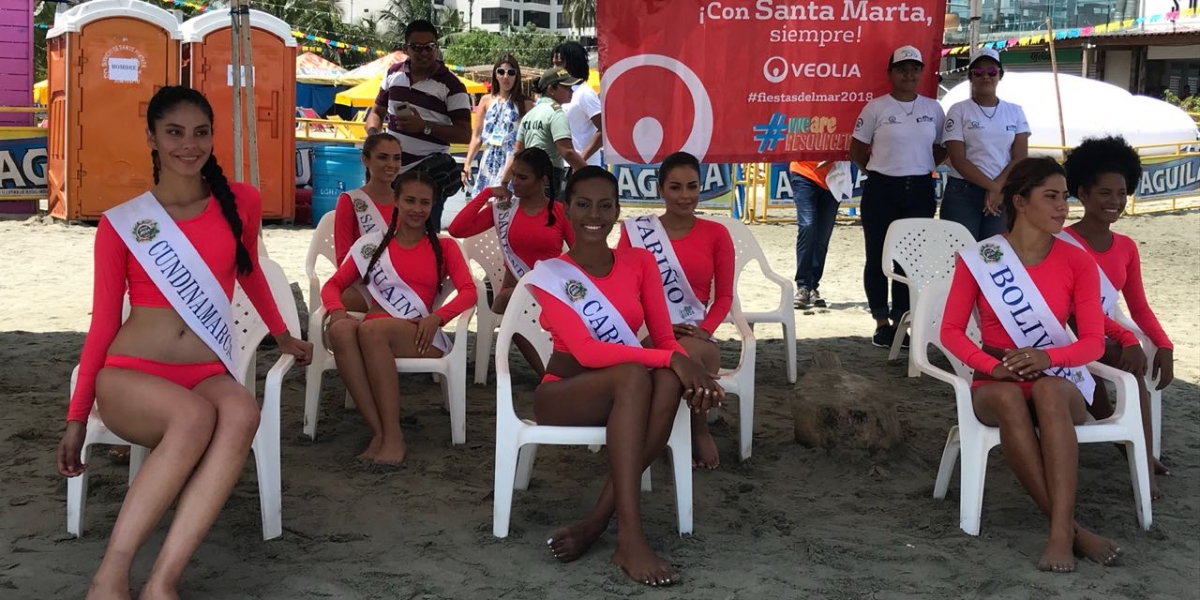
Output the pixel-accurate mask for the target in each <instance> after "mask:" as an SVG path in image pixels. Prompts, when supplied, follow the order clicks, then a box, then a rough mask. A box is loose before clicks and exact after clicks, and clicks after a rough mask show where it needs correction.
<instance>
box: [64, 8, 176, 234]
mask: <svg viewBox="0 0 1200 600" xmlns="http://www.w3.org/2000/svg"><path fill="white" fill-rule="evenodd" d="M46 38H47V39H46V42H47V53H48V58H49V60H48V74H49V84H48V87H49V108H50V132H49V136H48V140H47V146H48V148H47V150H48V154H49V157H48V160H47V162H48V172H47V178H48V179H49V182H48V183H49V186H48V187H49V196H50V199H49V204H50V214H51V215H52V216H54V217H57V218H59V219H67V220H71V221H75V220H98V219H99V218H100V215H101V213H103V212H104V211H105V210H108V209H109V208H112V207H113V206H116V205H117V204H120V203H122V202H124V201H126V200H129V199H130V198H133V197H135V196H137V195H139V194H141V193H142V192H145V191H146V190H148V189H150V188H151V187H152V186H153V185H154V178H153V163H152V162H151V159H150V149H149V148H148V147H147V146H146V108H147V106H148V105H149V103H150V97H151V96H153V95H154V92H155V91H157V90H158V89H159V88H161V87H163V86H165V85H176V84H178V82H179V40H180V31H179V21H178V20H177V19H176V18H175V16H174V15H172V14H171V13H169V12H167V11H165V10H163V9H161V8H158V7H157V6H153V5H150V4H146V3H145V2H140V1H138V0H94V1H92V2H86V3H83V4H80V5H78V6H76V7H74V8H72V9H71V10H68V11H66V12H64V13H61V14H59V15H58V16H57V18H56V19H55V22H54V27H52V28H51V29H50V31H49V32H48V33H47V34H46Z"/></svg>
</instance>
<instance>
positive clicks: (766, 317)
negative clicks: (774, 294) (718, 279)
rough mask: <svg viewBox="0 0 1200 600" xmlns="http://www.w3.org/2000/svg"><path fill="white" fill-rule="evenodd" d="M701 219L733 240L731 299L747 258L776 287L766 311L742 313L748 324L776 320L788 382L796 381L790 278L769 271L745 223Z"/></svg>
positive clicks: (714, 217) (792, 295)
mask: <svg viewBox="0 0 1200 600" xmlns="http://www.w3.org/2000/svg"><path fill="white" fill-rule="evenodd" d="M704 218H706V219H709V220H712V221H715V222H717V223H720V224H722V225H724V226H725V229H727V230H729V237H730V238H732V239H733V248H734V252H735V253H736V256H737V258H736V261H735V263H734V267H733V273H734V275H733V294H734V298H735V299H736V298H738V297H739V296H738V292H737V284H738V281H739V280H740V279H741V277H742V271H743V270H744V269H745V268H746V265H748V264H749V263H750V262H751V261H757V262H758V267H759V269H761V270H762V274H763V276H764V277H766V278H767V279H768V280H769V281H771V282H772V283H774V284H776V285H778V286H779V306H778V307H776V308H774V309H772V310H768V311H761V312H743V313H742V314H743V316H744V317H745V319H746V322H747V323H749V324H750V325H754V324H755V323H779V324H780V325H782V326H783V341H784V348H785V349H786V350H787V365H786V368H787V378H788V383H796V308H795V306H793V303H794V302H795V299H796V290H795V287H794V286H793V284H792V281H791V280H790V279H788V278H786V277H783V276H782V275H780V274H778V273H776V272H775V271H773V270H771V264H770V262H768V261H767V255H766V254H765V253H764V252H763V249H762V247H761V246H759V245H758V240H757V239H756V238H755V237H754V234H753V233H751V232H750V228H749V227H746V224H745V223H742V222H741V221H739V220H737V219H732V218H729V217H719V216H705V217H704ZM731 314H732V312H731ZM725 322H726V323H733V321H732V317H729V318H726V319H725Z"/></svg>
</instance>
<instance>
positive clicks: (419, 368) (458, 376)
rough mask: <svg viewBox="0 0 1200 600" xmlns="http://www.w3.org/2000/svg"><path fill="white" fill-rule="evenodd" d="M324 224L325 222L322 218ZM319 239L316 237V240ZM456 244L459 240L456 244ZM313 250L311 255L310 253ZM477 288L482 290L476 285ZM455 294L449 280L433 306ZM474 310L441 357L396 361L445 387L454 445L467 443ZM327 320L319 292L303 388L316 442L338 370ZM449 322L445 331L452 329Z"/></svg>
mask: <svg viewBox="0 0 1200 600" xmlns="http://www.w3.org/2000/svg"><path fill="white" fill-rule="evenodd" d="M322 222H324V219H322ZM315 238H316V236H315V235H314V239H315ZM455 243H456V244H457V243H458V242H457V240H456V241H455ZM311 252H312V251H311V250H310V254H311ZM476 287H477V288H478V287H481V286H480V285H479V283H478V282H476ZM452 292H454V286H453V285H452V284H451V283H450V281H449V280H448V279H447V280H446V281H445V282H444V284H443V286H442V293H441V294H439V295H438V297H437V298H435V299H434V303H433V305H434V307H435V308H436V307H439V306H441V305H442V304H444V303H445V302H446V298H447V296H449V295H450V294H451V293H452ZM474 313H475V308H474V307H472V308H468V309H467V310H465V311H463V312H462V314H460V315H458V318H457V324H456V325H455V326H454V335H453V336H452V337H453V340H454V341H453V346H451V348H450V351H449V352H447V353H446V354H445V355H443V356H442V357H441V358H397V359H396V372H397V373H433V374H434V375H435V377H436V379H437V381H438V382H439V383H440V384H441V386H442V394H443V397H444V398H445V406H446V409H447V410H448V411H449V412H450V437H451V439H452V441H453V443H454V444H464V443H466V441H467V337H468V333H467V326H468V324H469V323H470V322H471V316H472V315H473V314H474ZM324 321H325V307H324V306H322V305H321V304H320V292H319V290H318V293H317V304H316V308H315V309H313V310H312V314H311V315H310V316H309V318H308V331H309V338H308V340H309V341H310V342H312V345H313V361H312V364H310V365H309V367H308V370H307V371H306V372H305V385H304V434H305V435H307V436H308V437H309V439H312V440H315V439H317V421H318V420H319V418H320V413H321V411H320V404H321V379H322V377H323V376H324V373H325V371H330V370H334V369H337V364H336V363H335V362H334V360H333V351H332V350H328V349H326V348H325V336H324V335H323V332H322V330H321V326H322V324H323V323H324ZM449 327H450V324H449V323H446V324H445V325H444V326H443V329H446V328H449ZM345 406H346V408H354V400H353V399H352V398H351V397H350V394H348V393H347V394H346V398H345Z"/></svg>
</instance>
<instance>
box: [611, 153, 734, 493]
mask: <svg viewBox="0 0 1200 600" xmlns="http://www.w3.org/2000/svg"><path fill="white" fill-rule="evenodd" d="M658 193H659V196H660V197H661V198H662V199H663V202H664V203H665V204H666V211H665V212H664V213H663V214H662V216H659V217H656V216H654V215H646V216H642V217H630V218H628V219H625V223H624V227H623V228H622V229H621V241H620V242H619V243H618V245H617V246H618V247H619V248H628V247H629V246H630V245H632V246H634V247H637V248H644V249H646V250H649V251H650V253H651V254H653V255H654V259H655V261H657V263H658V265H659V272H660V274H661V278H662V284H663V293H664V295H665V296H666V300H667V312H668V313H669V314H670V316H671V323H672V324H673V328H674V331H675V339H677V340H679V344H680V345H681V346H683V349H684V350H685V351H687V354H688V356H690V357H692V358H694V359H696V360H698V361H700V364H702V365H704V368H705V369H706V370H707V371H708V372H709V373H716V372H717V371H718V370H720V368H721V349H720V348H719V347H718V346H717V343H716V340H715V339H713V337H712V335H713V332H714V331H716V330H717V327H719V326H720V325H721V322H722V321H724V320H725V317H726V316H728V315H729V308H730V307H731V306H733V266H734V259H735V256H734V250H733V240H732V239H731V238H730V237H729V231H728V230H726V229H725V227H724V226H723V225H721V224H720V223H716V222H714V221H706V220H704V219H697V218H696V204H697V203H698V202H699V201H700V161H698V160H696V157H694V156H692V155H691V154H688V153H686V152H676V153H675V154H672V155H670V156H668V157H667V158H665V159H664V160H663V162H662V165H661V166H659V168H658ZM710 299H711V300H712V304H709V300H710ZM706 417H707V415H705V414H702V413H697V414H694V415H693V416H692V454H693V457H694V458H693V460H692V463H693V464H694V465H696V466H699V467H703V468H705V469H715V468H717V466H718V465H720V462H721V460H720V454H718V452H717V444H716V442H714V441H713V438H712V434H711V433H709V430H708V419H707V418H706Z"/></svg>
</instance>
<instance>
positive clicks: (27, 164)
mask: <svg viewBox="0 0 1200 600" xmlns="http://www.w3.org/2000/svg"><path fill="white" fill-rule="evenodd" d="M48 193H49V190H48V189H47V185H46V138H45V137H31V138H15V139H0V200H34V199H38V198H45V197H46V196H47V194H48Z"/></svg>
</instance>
